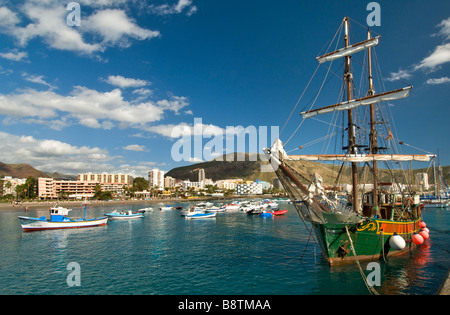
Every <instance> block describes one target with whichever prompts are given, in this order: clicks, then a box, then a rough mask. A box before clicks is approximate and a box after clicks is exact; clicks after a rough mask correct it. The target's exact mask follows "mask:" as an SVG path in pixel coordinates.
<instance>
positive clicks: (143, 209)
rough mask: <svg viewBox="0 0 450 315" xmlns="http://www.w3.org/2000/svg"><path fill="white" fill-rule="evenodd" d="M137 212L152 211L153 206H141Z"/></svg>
mask: <svg viewBox="0 0 450 315" xmlns="http://www.w3.org/2000/svg"><path fill="white" fill-rule="evenodd" d="M138 212H141V213H146V212H153V208H151V207H148V208H142V209H139V210H138Z"/></svg>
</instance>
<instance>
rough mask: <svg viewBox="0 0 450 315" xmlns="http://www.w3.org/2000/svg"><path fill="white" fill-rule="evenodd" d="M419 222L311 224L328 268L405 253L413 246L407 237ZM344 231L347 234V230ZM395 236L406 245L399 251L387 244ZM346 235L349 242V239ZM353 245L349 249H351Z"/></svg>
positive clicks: (377, 221)
mask: <svg viewBox="0 0 450 315" xmlns="http://www.w3.org/2000/svg"><path fill="white" fill-rule="evenodd" d="M419 223H420V219H417V220H414V221H392V220H381V219H374V218H370V219H369V220H367V221H364V222H362V223H352V224H348V223H322V224H319V223H314V224H313V227H314V229H315V232H316V235H317V236H318V239H319V243H320V246H321V247H322V253H323V254H324V256H325V258H326V259H327V261H328V262H329V264H330V265H340V264H349V263H355V261H356V259H355V255H354V254H353V252H355V253H356V255H357V256H356V258H357V259H358V261H376V260H379V259H382V258H383V255H384V257H387V256H393V255H399V254H402V253H404V252H407V251H409V250H410V249H411V247H412V246H413V245H414V244H413V243H412V242H411V237H412V235H413V233H414V232H418V231H419V230H420V227H419ZM346 227H347V228H348V234H347V229H346ZM394 232H395V233H397V234H399V235H400V236H402V237H403V238H404V239H405V241H406V243H407V245H406V247H405V248H404V249H403V250H402V251H398V250H394V249H392V248H391V247H390V245H389V239H390V237H391V236H392V235H393V234H394ZM349 235H350V237H351V239H352V242H350V240H349ZM352 246H353V249H354V251H353V249H352Z"/></svg>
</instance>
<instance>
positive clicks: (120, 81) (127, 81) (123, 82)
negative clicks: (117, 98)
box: [105, 75, 151, 93]
mask: <svg viewBox="0 0 450 315" xmlns="http://www.w3.org/2000/svg"><path fill="white" fill-rule="evenodd" d="M105 82H107V83H109V84H111V85H115V86H118V87H121V88H128V87H135V88H137V87H143V86H147V85H150V84H151V83H150V82H148V81H145V80H139V79H131V78H125V77H123V76H121V75H110V76H109V77H108V79H106V80H105ZM133 93H134V92H133Z"/></svg>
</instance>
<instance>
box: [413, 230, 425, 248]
mask: <svg viewBox="0 0 450 315" xmlns="http://www.w3.org/2000/svg"><path fill="white" fill-rule="evenodd" d="M411 240H412V242H413V243H414V244H416V245H422V244H423V241H424V239H423V237H422V236H421V235H419V234H417V233H414V235H413V236H412V238H411Z"/></svg>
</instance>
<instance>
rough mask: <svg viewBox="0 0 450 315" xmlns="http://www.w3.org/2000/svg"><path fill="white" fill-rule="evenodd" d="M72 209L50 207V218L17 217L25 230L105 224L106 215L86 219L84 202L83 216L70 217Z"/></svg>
mask: <svg viewBox="0 0 450 315" xmlns="http://www.w3.org/2000/svg"><path fill="white" fill-rule="evenodd" d="M70 211H72V209H67V208H63V207H53V208H50V218H46V217H40V218H32V217H22V216H21V217H19V220H20V225H21V226H22V229H23V230H24V231H25V232H30V231H42V230H57V229H77V228H86V227H93V226H102V225H106V223H107V222H108V218H107V217H100V218H94V219H86V204H85V205H84V217H83V218H80V219H71V218H69V217H68V214H69V212H70Z"/></svg>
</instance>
